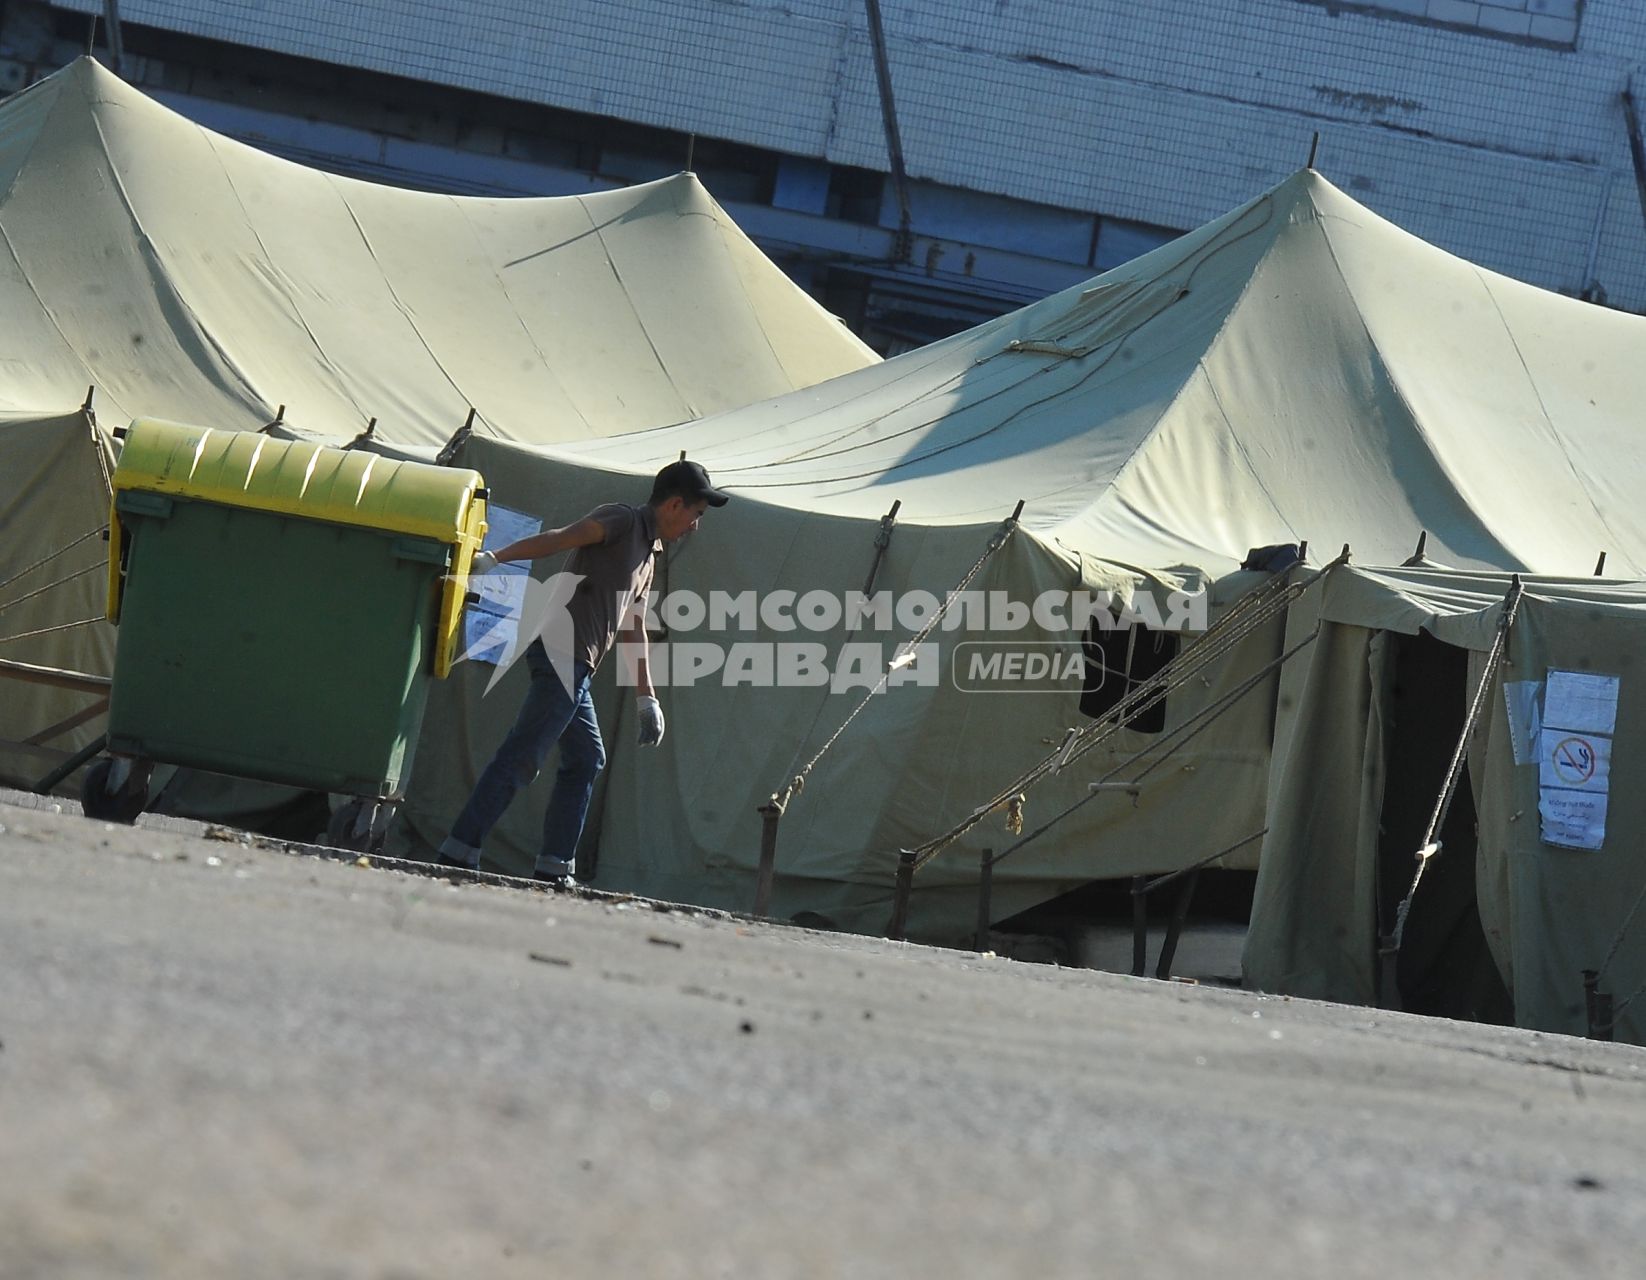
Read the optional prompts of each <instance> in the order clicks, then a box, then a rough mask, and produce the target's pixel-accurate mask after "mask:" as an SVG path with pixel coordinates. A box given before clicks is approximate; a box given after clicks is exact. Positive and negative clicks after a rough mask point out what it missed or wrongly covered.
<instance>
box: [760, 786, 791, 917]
mask: <svg viewBox="0 0 1646 1280" xmlns="http://www.w3.org/2000/svg"><path fill="white" fill-rule="evenodd" d="M790 794H791V793H790V792H788V791H787V790H785V791H784V792H783V794H782V795H773V796H772V798H771V799H770V800H768V801H766V803H765V804H763V805H761V806H760V870H759V872H758V874H757V875H756V876H755V881H754V913H755V915H757V916H763V915H766V914H768V913H769V912H770V910H771V905H772V879H773V876H774V875H775V873H776V870H777V824H778V823H780V822H781V821H783V810H784V809H786V808H788V805H789V796H790Z"/></svg>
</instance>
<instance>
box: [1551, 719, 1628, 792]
mask: <svg viewBox="0 0 1646 1280" xmlns="http://www.w3.org/2000/svg"><path fill="white" fill-rule="evenodd" d="M1611 765H1612V740H1611V739H1610V738H1608V737H1606V736H1605V735H1604V734H1599V733H1570V732H1568V731H1567V730H1565V729H1549V728H1545V729H1544V730H1543V732H1542V733H1540V734H1539V735H1538V760H1537V781H1538V785H1539V786H1541V787H1555V788H1558V789H1559V790H1562V791H1599V792H1601V793H1604V792H1605V791H1606V790H1607V782H1608V780H1609V778H1610V776H1611Z"/></svg>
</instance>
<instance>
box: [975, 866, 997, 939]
mask: <svg viewBox="0 0 1646 1280" xmlns="http://www.w3.org/2000/svg"><path fill="white" fill-rule="evenodd" d="M993 881H994V850H993V849H985V850H983V854H982V856H981V857H980V858H979V859H978V867H977V945H976V947H975V948H974V950H977V951H987V950H988V949H989V923H990V920H989V917H990V915H991V911H990V906H991V903H990V901H989V899H990V897H991V894H992V890H993V888H994V884H993Z"/></svg>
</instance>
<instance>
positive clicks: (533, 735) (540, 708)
mask: <svg viewBox="0 0 1646 1280" xmlns="http://www.w3.org/2000/svg"><path fill="white" fill-rule="evenodd" d="M727 501H728V495H727V494H725V493H722V492H721V491H720V490H719V489H716V488H714V487H713V486H712V485H711V484H710V483H709V474H708V472H706V471H704V470H703V468H702V467H700V466H698V465H697V463H695V462H689V461H686V460H685V459H682V460H681V461H679V462H671V463H670V464H669V465H668V466H666V467H664V468H663V469H662V470H661V471H659V472H658V473H657V477H656V479H655V480H654V481H653V482H652V493H651V498H650V499H649V500H648V501H647V502H646V504H645V505H644V506H640V507H631V506H628V505H626V504H624V503H607V504H605V505H603V506H599V507H596V508H595V509H594V510H593V511H591V512H589V514H588V515H586V516H584V517H583V518H582V519H581V520H578V521H576V522H575V523H573V524H569V525H567V526H565V527H564V528H562V529H548V530H545V531H544V532H542V533H537V534H533V535H532V536H531V537H529V538H522V539H520V540H519V541H518V542H511V543H510V544H509V545H508V546H506V547H500V548H499V549H498V550H497V551H496V552H495V553H493V552H488V551H481V552H479V553H477V554H476V556H475V558H474V566H473V569H472V570H471V572H474V573H484V572H486V571H487V570H489V569H491V568H493V567H494V566H495V565H497V564H498V563H499V562H501V561H505V560H538V559H542V558H543V557H545V556H552V555H557V554H558V553H560V552H562V551H570V552H572V557H571V561H570V563H569V564H568V565H567V566H566V575H567V576H566V579H563V580H571V581H576V587H575V590H573V591H572V593H571V595H570V597H569V598H568V599H566V600H565V601H564V611H563V612H561V611H558V610H557V611H556V614H557V616H559V617H561V618H564V617H565V616H566V615H569V617H570V626H569V628H564V630H565V631H567V632H569V634H567V635H564V636H562V635H559V634H554V633H547V634H540V635H538V636H536V637H534V638H533V639H532V640H531V642H530V644H529V645H527V647H526V649H525V657H526V665H527V667H528V668H529V669H530V671H531V688H530V690H529V691H528V692H527V694H526V700H525V702H524V703H523V704H522V705H521V708H520V713H519V715H518V716H516V718H515V722H514V727H513V728H512V729H510V730H509V732H508V736H507V737H505V738H504V739H503V744H502V746H500V747H498V749H497V754H496V755H494V756H493V757H492V760H491V763H490V764H488V765H487V766H486V768H485V770H484V771H483V772H482V773H481V775H480V780H479V781H478V782H477V783H475V786H474V792H473V794H472V795H470V796H469V799H468V802H467V803H466V804H465V805H464V806H463V811H462V812H461V813H459V814H458V815H457V821H456V822H454V823H453V824H452V829H451V835H450V836H448V837H447V838H446V839H445V840H444V841H443V842H442V843H441V845H440V851H439V857H440V861H441V862H442V863H444V864H445V865H447V866H453V867H466V868H469V869H471V870H472V869H474V868H476V867H478V866H479V865H480V846H481V844H482V843H483V842H484V840H485V838H486V833H487V832H488V831H490V830H491V829H492V827H493V826H494V825H495V824H496V822H497V820H498V819H499V818H501V817H502V816H503V811H504V810H505V809H507V808H508V807H509V802H510V801H512V800H513V799H514V796H515V793H516V792H517V791H519V790H520V789H521V788H522V787H524V786H527V785H528V784H530V783H531V781H532V780H533V779H534V778H536V777H537V774H538V772H539V770H541V769H542V767H543V762H544V760H545V759H546V758H547V757H548V754H549V749H550V748H551V747H553V746H554V744H555V743H556V742H558V743H559V744H560V767H559V769H558V771H557V772H556V774H555V779H554V790H553V792H552V793H551V794H550V796H549V807H548V810H547V811H546V812H545V814H544V816H543V847H542V849H541V850H540V851H539V852H538V855H537V865H536V869H535V871H534V873H533V874H534V876H535V877H536V879H538V880H543V881H547V882H550V883H555V884H566V883H568V882H569V881H570V877H571V874H572V870H573V865H574V858H575V855H576V852H577V841H578V837H580V836H581V835H582V834H583V821H584V818H585V817H586V816H587V814H588V811H589V797H590V796H591V795H593V793H594V781H595V778H596V776H597V775H598V774H599V773H600V770H601V769H602V768H603V767H605V763H606V751H605V747H604V744H603V743H602V742H601V740H600V725H599V722H598V721H596V719H595V715H594V700H593V698H592V697H591V696H590V692H589V686H590V682H591V680H592V679H593V676H594V672H595V669H596V668H597V667H599V665H600V662H601V659H603V658H604V657H605V656H606V655H607V654H608V653H609V652H610V651H611V649H612V646H613V645H614V644H615V643H617V642H618V641H619V640H622V641H623V648H624V651H625V652H626V653H627V654H632V655H633V659H634V667H635V669H634V672H633V678H634V686H635V706H636V710H637V711H638V713H639V719H640V734H639V740H640V745H641V746H643V747H651V746H656V745H657V744H658V743H659V742H661V741H662V740H663V708H662V706H661V705H660V704H659V703H658V701H657V695H656V692H655V690H654V689H653V688H652V683H651V674H650V670H649V668H648V664H647V650H646V619H645V608H644V605H645V599H646V593H647V591H648V590H650V588H651V582H652V570H653V567H654V565H655V561H656V557H657V553H658V552H659V551H661V550H662V549H663V544H664V543H666V542H673V541H675V540H676V539H678V538H682V537H684V536H685V535H686V534H688V533H690V532H691V531H692V530H693V529H695V528H697V522H698V521H699V520H700V519H702V517H703V513H704V511H706V510H707V509H708V508H709V507H723V506H725V505H726V503H727ZM546 630H547V629H546ZM521 639H522V640H524V639H525V637H524V636H522V637H521ZM545 639H547V640H548V642H549V644H550V645H552V646H553V647H554V648H555V649H556V650H557V652H555V653H553V654H552V655H551V653H550V651H549V649H547V648H545V645H544V641H545ZM563 648H569V649H570V653H569V654H568V653H565V652H559V651H558V650H562V649H563Z"/></svg>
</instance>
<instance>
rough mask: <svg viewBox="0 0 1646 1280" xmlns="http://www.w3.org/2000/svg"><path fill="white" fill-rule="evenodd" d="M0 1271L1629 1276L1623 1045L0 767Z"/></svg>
mask: <svg viewBox="0 0 1646 1280" xmlns="http://www.w3.org/2000/svg"><path fill="white" fill-rule="evenodd" d="M0 828H3V830H0V1144H3V1146H0V1155H3V1157H4V1158H3V1159H0V1274H3V1275H4V1276H5V1277H7V1278H8V1280H23V1278H32V1277H42V1278H44V1277H51V1278H52V1280H58V1278H60V1277H82V1276H86V1277H90V1276H122V1277H124V1276H154V1277H167V1278H173V1277H195V1276H200V1277H207V1276H210V1277H223V1276H235V1277H242V1276H246V1277H262V1276H269V1277H275V1276H279V1277H286V1276H295V1275H302V1276H319V1277H333V1276H335V1277H377V1278H381V1280H391V1278H392V1280H410V1278H411V1277H447V1276H466V1277H467V1276H532V1277H538V1276H556V1277H560V1276H566V1277H581V1276H591V1277H594V1276H598V1277H602V1280H604V1278H606V1277H625V1278H626V1277H631V1276H633V1277H664V1278H666V1277H698V1276H705V1277H721V1276H733V1277H742V1276H752V1277H760V1278H761V1280H765V1278H766V1277H791V1276H792V1277H835V1276H839V1277H853V1278H855V1277H882V1276H884V1277H907V1276H926V1275H933V1276H979V1277H995V1276H1004V1275H1013V1276H1016V1275H1022V1276H1035V1277H1050V1276H1081V1277H1087V1276H1094V1275H1095V1276H1111V1275H1113V1276H1140V1277H1167V1276H1172V1277H1175V1276H1189V1275H1199V1274H1215V1275H1232V1276H1256V1275H1262V1276H1265V1277H1290V1276H1296V1277H1310V1278H1311V1280H1312V1278H1313V1277H1317V1276H1323V1275H1329V1276H1333V1277H1360V1276H1365V1277H1374V1276H1375V1277H1379V1278H1380V1280H1381V1278H1383V1277H1387V1276H1389V1275H1407V1276H1442V1275H1444V1276H1449V1277H1455V1276H1460V1275H1461V1276H1477V1275H1478V1276H1486V1275H1490V1276H1494V1277H1496V1276H1529V1277H1530V1276H1536V1277H1539V1278H1540V1280H1547V1278H1548V1277H1551V1276H1576V1275H1584V1276H1634V1275H1638V1274H1640V1273H1641V1269H1642V1263H1641V1261H1640V1259H1641V1258H1642V1257H1646V1163H1643V1161H1642V1158H1641V1153H1642V1151H1646V1052H1643V1051H1642V1050H1640V1049H1636V1048H1633V1047H1629V1046H1623V1045H1602V1044H1595V1043H1590V1042H1587V1041H1581V1040H1572V1039H1567V1038H1564V1037H1560V1036H1551V1035H1539V1034H1536V1033H1530V1032H1524V1031H1515V1030H1508V1029H1503V1028H1494V1027H1483V1026H1474V1025H1465V1024H1457V1023H1447V1022H1442V1021H1435V1020H1427V1019H1422V1018H1415V1017H1409V1016H1404V1015H1400V1014H1392V1013H1387V1012H1380V1011H1376V1010H1368V1009H1357V1008H1348V1007H1342V1006H1334V1005H1326V1004H1318V1003H1312V1002H1307V1001H1300V1000H1287V999H1284V998H1265V997H1260V996H1256V995H1252V994H1249V993H1243V992H1239V991H1229V990H1223V989H1218V988H1216V987H1212V986H1208V985H1202V986H1191V985H1184V984H1178V983H1161V982H1155V981H1151V980H1146V979H1143V980H1138V979H1131V978H1127V977H1122V976H1118V975H1112V974H1105V973H1098V972H1092V971H1089V970H1075V969H1057V968H1052V967H1050V966H1044V965H1027V964H1018V963H1013V962H1010V961H1005V960H994V959H986V958H980V957H977V956H975V955H971V954H967V953H960V952H944V951H938V950H933V949H928V948H922V947H916V946H906V945H899V944H893V943H888V942H884V941H880V940H875V939H866V938H856V937H843V936H838V935H829V934H820V933H811V932H807V931H804V930H800V929H795V928H792V927H785V926H779V925H771V924H762V923H754V922H750V921H746V920H740V919H735V918H730V917H723V916H715V915H710V914H704V913H692V912H679V911H670V910H667V909H661V908H658V907H656V906H654V905H652V904H646V903H642V902H637V901H632V900H620V899H613V898H602V897H596V896H579V895H573V894H567V893H560V894H550V893H544V892H541V891H537V890H532V889H525V888H511V887H501V886H496V885H484V884H464V885H458V884H453V883H450V882H448V881H445V880H441V879H436V878H430V877H427V876H421V875H413V874H407V873H404V872H400V871H394V870H384V869H381V868H380V867H377V866H359V865H355V864H354V863H352V862H344V861H326V860H321V859H318V858H313V857H304V856H298V855H296V854H293V853H289V852H283V851H281V850H279V849H278V848H265V847H259V846H258V845H256V844H253V843H251V842H249V841H244V840H242V839H240V838H237V837H234V836H233V835H232V834H231V833H217V834H219V835H225V834H226V835H227V838H207V837H206V835H205V834H203V833H202V829H200V828H198V827H194V826H191V825H189V824H175V826H174V829H170V830H167V829H162V828H161V827H160V826H150V827H146V828H139V829H129V828H124V827H118V828H117V827H110V826H107V825H105V824H103V823H99V822H89V821H87V820H85V819H83V818H79V817H76V816H74V815H72V814H56V813H52V812H50V811H49V809H45V810H41V809H30V808H23V807H18V806H15V805H13V806H7V805H4V804H0Z"/></svg>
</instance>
